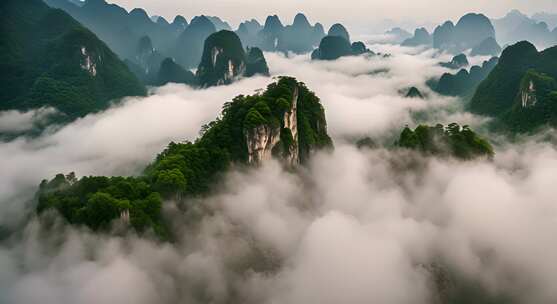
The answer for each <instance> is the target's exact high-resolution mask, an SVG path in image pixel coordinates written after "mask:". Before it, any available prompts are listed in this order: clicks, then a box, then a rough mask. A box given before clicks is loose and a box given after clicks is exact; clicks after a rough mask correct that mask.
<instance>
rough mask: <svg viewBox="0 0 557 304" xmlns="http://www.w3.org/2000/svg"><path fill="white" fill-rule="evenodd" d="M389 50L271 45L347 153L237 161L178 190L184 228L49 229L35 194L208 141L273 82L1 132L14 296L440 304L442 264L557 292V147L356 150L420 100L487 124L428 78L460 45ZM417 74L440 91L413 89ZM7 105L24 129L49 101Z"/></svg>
mask: <svg viewBox="0 0 557 304" xmlns="http://www.w3.org/2000/svg"><path fill="white" fill-rule="evenodd" d="M375 47H376V49H374V50H376V51H381V52H383V53H391V54H392V56H390V57H386V58H382V57H372V58H364V57H351V58H342V59H340V60H337V61H334V62H311V61H310V60H309V59H308V57H307V56H291V57H289V58H286V57H284V56H282V55H277V54H266V57H267V61H268V62H269V66H270V68H271V73H272V74H273V75H274V76H278V75H289V76H294V77H297V78H298V79H299V80H300V81H303V82H305V83H306V84H307V86H308V87H309V88H310V89H311V90H313V91H315V92H316V94H317V95H318V96H319V97H320V98H321V100H322V103H323V105H324V107H325V111H326V117H327V122H328V130H329V133H330V135H331V136H332V138H333V140H334V141H335V150H334V151H332V152H321V153H317V154H316V155H314V157H312V159H311V161H310V163H309V164H308V166H307V167H305V168H301V169H300V170H299V171H297V172H290V171H285V170H283V168H282V167H281V166H280V165H279V164H278V163H275V162H269V163H266V164H264V165H263V166H261V167H260V168H253V169H250V170H247V171H245V170H242V171H232V172H229V173H228V174H227V176H226V178H225V179H224V181H223V184H222V185H221V186H220V187H218V188H217V189H215V192H214V193H213V194H212V195H211V196H209V197H207V198H204V199H202V200H201V199H196V200H193V199H192V200H190V201H186V202H184V204H185V205H186V206H187V207H186V208H184V206H183V205H181V206H180V207H178V206H177V205H176V204H175V202H167V203H166V204H165V214H166V216H167V218H168V219H169V221H170V222H171V225H172V231H173V232H174V234H175V235H176V236H177V240H176V242H174V243H159V242H157V241H153V240H149V239H145V238H143V239H142V238H138V237H134V236H126V237H116V236H107V235H96V234H92V233H90V232H88V231H87V230H85V229H83V228H72V227H68V226H66V225H63V223H62V221H61V220H60V219H56V217H55V216H54V215H52V214H50V215H47V217H49V218H50V217H54V219H50V220H51V221H49V223H50V224H49V225H48V226H47V228H45V225H44V224H42V223H43V222H44V219H43V220H38V219H36V218H35V217H34V216H32V215H33V212H32V209H33V203H32V202H33V200H32V198H33V195H34V192H35V190H36V187H37V185H38V183H39V182H40V181H41V180H42V179H43V178H52V177H53V176H54V174H56V173H59V172H63V173H68V172H71V171H75V172H76V174H77V175H78V176H83V175H121V174H132V175H133V174H140V173H141V170H142V169H143V168H144V167H145V166H146V165H147V164H148V163H149V162H150V161H152V160H153V159H154V157H155V156H156V154H157V153H158V152H160V151H161V150H162V149H163V148H164V147H165V146H166V145H167V144H168V142H170V141H183V140H194V139H195V138H196V137H197V136H198V132H199V130H200V128H201V126H202V125H203V124H205V123H207V122H209V121H211V120H213V119H214V118H215V117H216V116H217V115H218V113H219V112H220V108H221V106H222V104H223V103H224V102H227V101H230V100H231V99H232V98H233V97H234V96H236V95H238V94H252V93H254V92H256V91H258V90H260V89H262V88H264V87H265V86H266V85H267V84H268V83H270V82H272V81H273V79H270V78H265V77H256V78H251V79H245V80H242V81H239V82H237V83H234V84H233V85H230V86H223V87H216V88H210V89H207V90H194V89H191V88H189V87H187V86H183V85H177V84H170V85H167V86H164V87H161V88H157V89H153V90H152V91H151V95H150V96H148V97H145V98H128V99H126V100H124V101H123V102H122V103H121V104H120V105H118V106H115V107H113V108H111V109H109V110H107V111H105V112H103V113H98V114H94V115H89V116H87V117H85V118H83V119H80V120H77V121H75V122H73V123H71V124H69V125H66V126H64V127H61V128H52V129H50V130H48V131H47V132H46V133H45V134H43V135H41V136H39V137H36V138H26V137H18V138H15V139H11V140H9V141H7V142H2V143H0V168H2V173H1V175H0V226H4V227H8V229H10V228H11V227H19V228H18V232H17V233H14V234H13V235H12V237H10V238H8V239H5V240H4V241H3V242H2V243H0V270H1V271H0V303H39V302H40V303H57V304H60V303H124V304H125V303H135V304H137V303H139V304H141V303H269V304H283V303H284V304H298V303H316V304H317V303H319V304H328V303H331V304H332V303H350V304H352V303H354V304H359V303H386V304H407V303H408V304H409V303H434V302H435V301H437V300H438V294H437V290H436V287H435V286H434V284H433V283H432V282H433V281H434V280H433V279H432V273H431V271H428V265H434V264H442V265H444V267H446V268H447V269H450V270H451V271H454V272H455V273H458V274H459V276H462V277H464V278H466V279H468V280H471V281H474V282H478V283H479V284H480V285H481V286H482V288H483V289H485V290H486V292H487V293H489V294H493V295H499V294H505V295H509V296H512V297H515V298H516V299H518V300H519V301H522V302H528V303H554V302H555V301H557V288H556V287H557V286H555V285H556V283H554V282H555V281H556V280H555V279H556V278H557V263H554V262H553V260H554V257H555V256H557V245H556V244H555V242H554V241H553V239H554V235H555V231H557V205H556V203H555V197H557V189H556V188H555V187H554V184H555V172H557V149H556V147H555V145H553V144H552V143H551V142H547V141H545V142H544V141H539V140H537V139H536V138H526V139H523V140H520V141H517V142H514V143H507V142H501V141H499V144H498V145H497V146H496V153H497V154H496V156H495V158H494V160H493V161H489V160H477V161H471V162H459V161H456V160H451V159H435V158H423V157H420V156H418V155H414V154H413V153H409V152H402V151H399V152H392V151H388V150H385V149H382V148H380V149H374V150H369V149H357V148H356V147H355V146H354V145H353V142H352V139H354V138H360V137H362V136H370V137H372V138H374V139H376V140H377V141H379V142H389V141H390V140H394V137H393V136H395V135H396V134H397V133H399V132H400V130H401V128H403V127H404V125H406V124H409V125H414V124H415V123H416V121H415V119H414V115H413V113H416V112H426V113H428V115H427V116H426V117H427V119H429V120H431V121H430V123H437V122H441V123H448V122H453V121H454V122H459V123H461V124H469V125H471V126H473V127H478V128H481V126H482V124H484V123H485V121H486V120H485V119H483V118H480V117H475V116H473V115H470V114H467V113H464V112H462V103H461V101H460V100H458V99H456V98H447V97H440V96H438V95H436V94H435V93H433V92H432V91H430V90H429V89H428V88H427V87H426V86H425V81H426V80H428V79H429V78H431V77H435V76H438V75H440V74H441V73H442V72H443V71H445V70H444V69H443V68H441V67H439V66H438V65H437V63H438V62H439V61H448V60H450V56H446V55H442V57H437V55H435V54H434V53H432V52H428V51H425V52H424V51H417V50H413V49H404V48H400V47H395V46H386V45H384V46H375ZM434 55H435V56H434ZM411 86H416V87H418V88H419V89H420V90H421V91H422V92H423V93H425V94H426V95H427V98H426V99H424V100H422V99H408V98H404V95H405V93H406V90H407V89H408V88H409V87H411ZM0 117H2V120H3V123H0V125H2V126H4V128H6V129H8V128H11V129H14V130H22V129H23V128H22V127H19V128H18V127H17V126H15V125H17V123H14V124H10V123H7V121H10V120H8V119H6V117H10V119H12V120H11V121H14V122H18V121H19V122H21V121H27V122H26V123H27V124H28V125H29V124H30V125H32V124H33V123H32V119H33V117H34V116H33V115H31V114H26V113H14V112H12V113H0ZM29 121H31V122H29ZM5 125H7V126H5ZM28 218H29V219H28ZM23 219H25V222H27V224H26V225H24V226H23V227H21V226H18V224H20V223H21V221H22V220H23Z"/></svg>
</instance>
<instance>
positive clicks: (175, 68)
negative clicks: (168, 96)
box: [156, 58, 197, 85]
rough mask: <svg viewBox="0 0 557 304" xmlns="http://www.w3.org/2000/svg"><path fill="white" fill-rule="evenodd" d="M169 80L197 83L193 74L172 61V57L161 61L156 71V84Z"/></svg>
mask: <svg viewBox="0 0 557 304" xmlns="http://www.w3.org/2000/svg"><path fill="white" fill-rule="evenodd" d="M169 82H173V83H183V84H188V85H197V80H196V78H195V75H193V73H192V72H191V71H188V70H186V69H184V68H183V67H181V66H180V65H179V64H177V63H176V62H174V60H173V59H172V58H166V59H164V60H163V61H162V63H161V66H160V68H159V70H158V73H157V81H156V84H157V85H165V84H167V83H169Z"/></svg>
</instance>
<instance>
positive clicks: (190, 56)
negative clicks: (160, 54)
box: [171, 16, 217, 69]
mask: <svg viewBox="0 0 557 304" xmlns="http://www.w3.org/2000/svg"><path fill="white" fill-rule="evenodd" d="M216 31H217V29H216V27H215V25H214V24H213V23H212V22H211V21H210V20H209V18H207V17H205V16H201V17H199V18H195V19H194V20H192V22H191V23H190V25H189V26H188V27H187V28H186V29H185V30H184V31H183V32H182V33H181V34H180V36H179V37H178V40H177V41H176V44H175V46H174V47H173V49H172V51H171V53H172V54H173V57H174V58H175V59H176V62H177V63H178V64H180V65H181V66H183V67H184V68H186V69H190V68H194V67H197V65H198V64H199V62H200V60H201V55H202V54H203V45H204V44H205V39H207V37H209V36H210V35H211V34H212V33H214V32H216Z"/></svg>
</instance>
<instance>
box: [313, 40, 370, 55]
mask: <svg viewBox="0 0 557 304" xmlns="http://www.w3.org/2000/svg"><path fill="white" fill-rule="evenodd" d="M362 54H370V55H374V53H373V52H372V51H370V50H369V49H367V48H366V46H365V44H364V43H363V42H360V41H357V42H354V43H352V44H350V42H348V40H346V39H345V38H344V37H342V36H325V37H324V38H323V39H321V43H319V47H318V48H317V49H315V50H314V51H313V52H312V53H311V59H312V60H336V59H338V58H340V57H345V56H357V55H362Z"/></svg>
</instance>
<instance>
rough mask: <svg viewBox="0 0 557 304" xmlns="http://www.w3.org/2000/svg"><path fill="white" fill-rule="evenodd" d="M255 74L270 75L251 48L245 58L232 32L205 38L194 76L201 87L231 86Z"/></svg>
mask: <svg viewBox="0 0 557 304" xmlns="http://www.w3.org/2000/svg"><path fill="white" fill-rule="evenodd" d="M256 74H261V75H268V74H269V68H268V67H267V62H266V61H265V57H264V56H263V52H262V51H261V50H260V49H258V48H250V49H248V54H246V53H245V51H244V48H243V46H242V42H241V41H240V38H239V37H238V35H236V34H235V33H234V32H231V31H226V30H223V31H220V32H217V33H214V34H212V35H210V36H209V37H208V38H207V40H206V41H205V46H204V49H203V55H202V57H201V63H200V64H199V67H198V68H197V74H196V76H197V79H198V83H199V85H200V86H201V87H209V86H216V85H223V84H230V83H232V82H233V81H234V80H236V79H238V78H240V77H251V76H253V75H256Z"/></svg>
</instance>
